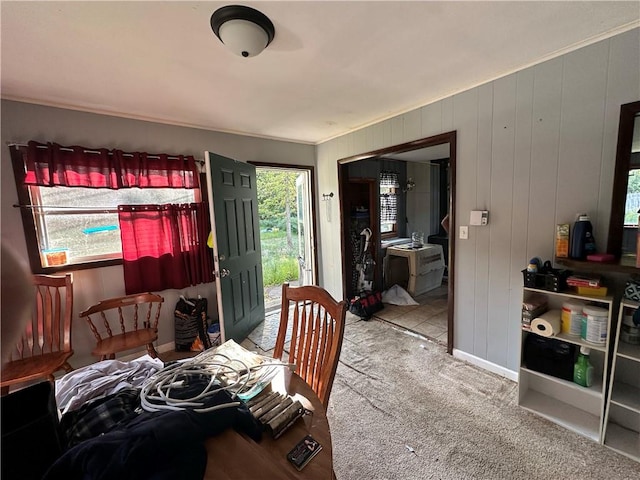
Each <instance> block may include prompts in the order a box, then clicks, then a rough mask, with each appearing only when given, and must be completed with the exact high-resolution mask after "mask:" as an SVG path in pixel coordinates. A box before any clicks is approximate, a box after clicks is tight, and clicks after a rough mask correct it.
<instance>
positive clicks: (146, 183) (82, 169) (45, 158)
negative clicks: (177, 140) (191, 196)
mask: <svg viewBox="0 0 640 480" xmlns="http://www.w3.org/2000/svg"><path fill="white" fill-rule="evenodd" d="M22 151H23V155H24V164H25V178H24V183H25V184H27V185H38V186H41V187H53V186H56V185H60V186H65V187H89V188H91V187H93V188H112V189H119V188H131V187H138V188H160V187H164V188H199V176H198V169H197V167H196V161H195V159H194V158H193V157H192V156H190V155H167V154H164V153H161V154H148V153H145V152H130V153H127V152H123V151H122V150H115V149H114V150H107V149H106V148H99V149H87V148H85V147H79V146H71V147H63V146H61V145H58V144H57V143H51V142H49V143H46V144H44V143H38V142H34V141H30V142H29V143H28V145H27V148H26V149H23V150H22Z"/></svg>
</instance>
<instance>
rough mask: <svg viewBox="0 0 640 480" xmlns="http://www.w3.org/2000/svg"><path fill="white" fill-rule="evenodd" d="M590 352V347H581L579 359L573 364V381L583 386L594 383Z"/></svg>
mask: <svg viewBox="0 0 640 480" xmlns="http://www.w3.org/2000/svg"><path fill="white" fill-rule="evenodd" d="M590 353H591V350H590V349H589V348H587V347H580V353H579V354H578V360H577V361H576V363H575V365H574V366H573V381H574V382H575V383H577V384H578V385H580V386H583V387H590V386H591V385H593V365H591V362H589V354H590Z"/></svg>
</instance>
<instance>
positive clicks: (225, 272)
mask: <svg viewBox="0 0 640 480" xmlns="http://www.w3.org/2000/svg"><path fill="white" fill-rule="evenodd" d="M230 273H231V272H230V271H229V270H228V269H226V268H223V269H222V270H220V278H223V277H228V276H229V274H230Z"/></svg>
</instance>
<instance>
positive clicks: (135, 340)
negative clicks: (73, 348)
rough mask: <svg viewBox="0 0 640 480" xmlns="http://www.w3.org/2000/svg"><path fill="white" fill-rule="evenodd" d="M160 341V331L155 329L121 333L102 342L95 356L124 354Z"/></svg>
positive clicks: (95, 349)
mask: <svg viewBox="0 0 640 480" xmlns="http://www.w3.org/2000/svg"><path fill="white" fill-rule="evenodd" d="M157 339H158V331H157V330H155V329H153V328H144V329H142V330H135V331H132V332H126V333H121V334H119V335H114V336H113V337H109V338H104V339H102V340H100V341H99V342H98V343H97V345H96V348H94V349H93V352H92V353H93V355H100V356H103V355H106V356H108V355H109V354H111V353H118V352H124V351H126V350H131V349H133V348H137V347H141V346H144V345H147V344H149V343H152V342H155V341H156V340H157Z"/></svg>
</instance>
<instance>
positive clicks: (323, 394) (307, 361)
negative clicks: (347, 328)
mask: <svg viewBox="0 0 640 480" xmlns="http://www.w3.org/2000/svg"><path fill="white" fill-rule="evenodd" d="M346 310H347V305H346V302H344V301H341V302H337V301H336V300H334V298H333V297H332V296H331V295H330V294H329V293H328V292H327V291H326V290H324V289H323V288H321V287H317V286H304V287H290V286H289V284H287V283H285V284H284V285H283V286H282V305H281V311H280V327H279V330H278V338H277V340H276V346H275V349H274V355H273V356H274V357H275V358H278V359H281V358H282V355H283V353H284V348H285V343H286V340H287V327H288V324H289V322H290V321H291V342H290V346H289V356H288V361H289V363H293V364H295V365H296V372H297V374H298V375H300V377H302V378H303V379H304V380H305V382H307V383H308V384H309V385H310V386H311V388H312V389H313V390H314V392H316V394H318V397H319V398H320V400H321V401H322V403H323V405H325V406H327V404H328V402H329V395H330V393H331V387H332V385H333V380H334V377H335V373H336V369H337V367H338V358H339V356H340V350H341V348H342V339H343V336H344V322H345V316H346Z"/></svg>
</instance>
